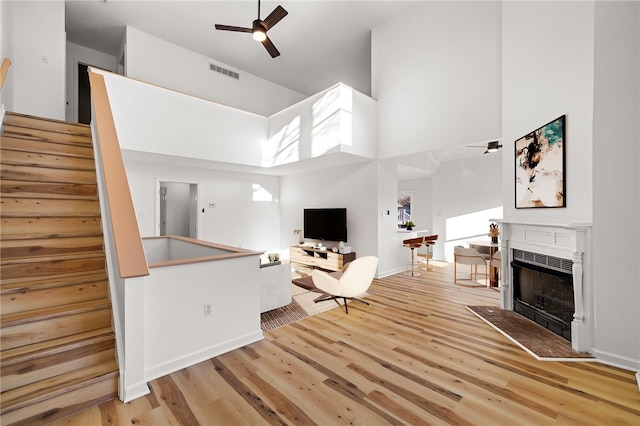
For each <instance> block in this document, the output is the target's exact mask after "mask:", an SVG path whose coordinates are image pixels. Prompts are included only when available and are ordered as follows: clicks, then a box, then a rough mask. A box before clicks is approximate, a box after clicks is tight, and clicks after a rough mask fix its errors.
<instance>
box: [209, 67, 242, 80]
mask: <svg viewBox="0 0 640 426" xmlns="http://www.w3.org/2000/svg"><path fill="white" fill-rule="evenodd" d="M209 69H210V70H211V71H215V72H219V73H220V74H223V75H226V76H227V77H231V78H235V79H236V80H240V75H239V74H238V73H237V72H233V71H231V70H228V69H226V68H223V67H221V66H220V65H215V64H209Z"/></svg>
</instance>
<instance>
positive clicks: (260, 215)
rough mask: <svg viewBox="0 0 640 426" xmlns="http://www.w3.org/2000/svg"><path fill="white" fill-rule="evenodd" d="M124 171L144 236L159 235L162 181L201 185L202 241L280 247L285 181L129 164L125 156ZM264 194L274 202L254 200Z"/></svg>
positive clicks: (202, 170) (250, 246)
mask: <svg viewBox="0 0 640 426" xmlns="http://www.w3.org/2000/svg"><path fill="white" fill-rule="evenodd" d="M125 168H126V171H127V178H128V179H129V186H130V189H131V197H132V199H133V205H134V208H135V210H136V215H137V217H138V226H139V228H140V235H142V236H143V237H149V236H154V235H157V233H156V223H155V221H156V219H155V218H156V208H157V203H158V200H157V195H156V180H158V179H159V180H160V181H165V182H193V183H198V184H199V187H200V198H199V200H198V204H199V205H198V211H199V212H200V213H199V218H198V222H199V226H198V229H199V230H200V232H199V239H201V240H205V241H211V242H215V243H219V244H225V245H230V246H234V247H244V248H248V249H253V250H259V251H262V250H265V251H277V249H278V248H279V247H278V241H279V238H280V228H279V225H278V224H279V211H280V204H279V202H278V201H279V198H280V197H279V182H280V178H278V177H275V176H263V175H252V174H248V173H235V172H225V171H219V170H209V169H201V168H197V167H182V166H175V165H172V164H170V163H152V162H143V161H137V160H128V159H126V156H125ZM254 185H259V187H254ZM260 194H270V195H271V197H272V200H271V201H262V200H255V198H256V195H260ZM210 203H215V205H216V206H215V208H211V207H209V204H210ZM202 210H204V212H203V211H202Z"/></svg>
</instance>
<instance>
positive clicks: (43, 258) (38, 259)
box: [0, 251, 105, 266]
mask: <svg viewBox="0 0 640 426" xmlns="http://www.w3.org/2000/svg"><path fill="white" fill-rule="evenodd" d="M92 257H105V254H104V252H102V251H91V252H86V253H74V254H61V255H58V256H40V257H22V258H17V259H2V260H0V265H1V266H4V265H18V264H23V265H26V264H29V263H38V262H49V261H59V260H66V259H78V258H84V259H86V258H92Z"/></svg>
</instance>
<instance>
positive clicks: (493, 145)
mask: <svg viewBox="0 0 640 426" xmlns="http://www.w3.org/2000/svg"><path fill="white" fill-rule="evenodd" d="M467 148H484V145H467ZM500 148H502V145H500V142H499V141H493V142H489V143H487V149H486V151H485V152H483V154H490V153H492V152H497V151H498V150H499V149H500Z"/></svg>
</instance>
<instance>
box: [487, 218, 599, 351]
mask: <svg viewBox="0 0 640 426" xmlns="http://www.w3.org/2000/svg"><path fill="white" fill-rule="evenodd" d="M495 222H498V223H499V224H500V228H501V229H500V235H501V237H502V240H501V243H500V245H501V249H502V253H503V255H502V277H503V282H502V287H501V294H500V305H501V307H502V309H507V310H513V285H512V282H513V277H512V269H511V262H512V261H513V250H514V249H517V250H524V251H528V252H533V253H540V254H544V255H548V256H555V257H558V258H562V259H569V260H571V261H573V266H572V274H573V289H574V303H575V312H574V314H573V321H572V322H571V345H572V347H573V349H574V350H577V351H581V352H590V350H591V338H592V336H593V335H594V321H593V309H592V305H593V290H592V285H591V276H592V275H591V274H592V272H591V223H584V222H581V223H564V224H563V223H558V224H549V223H541V222H535V221H529V220H526V221H525V220H507V219H503V220H496V221H495ZM505 254H506V255H505Z"/></svg>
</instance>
